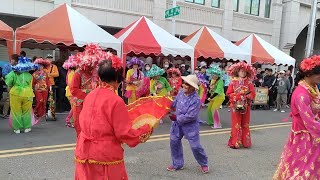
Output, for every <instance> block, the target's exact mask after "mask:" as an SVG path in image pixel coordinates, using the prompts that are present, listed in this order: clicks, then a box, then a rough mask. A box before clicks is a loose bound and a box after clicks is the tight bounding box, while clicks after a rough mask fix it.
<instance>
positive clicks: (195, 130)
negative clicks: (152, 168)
mask: <svg viewBox="0 0 320 180" xmlns="http://www.w3.org/2000/svg"><path fill="white" fill-rule="evenodd" d="M182 79H183V81H184V82H183V89H181V90H180V91H179V93H178V95H177V97H176V99H175V100H174V101H173V104H172V108H175V109H176V119H173V118H172V121H173V123H172V126H171V130H170V149H171V159H172V165H170V166H169V167H167V170H168V171H176V170H182V169H183V166H184V159H183V149H182V142H181V140H182V138H183V137H185V138H186V139H187V140H188V141H189V144H190V146H191V150H192V152H193V155H194V157H195V159H196V160H197V162H198V163H199V164H200V166H201V171H202V172H203V173H208V172H209V167H208V158H207V155H206V153H205V151H204V149H203V148H202V146H201V144H200V136H199V121H198V114H199V111H200V98H199V96H198V94H197V92H196V90H198V89H199V87H198V79H197V77H196V75H188V76H186V77H185V76H183V77H182Z"/></svg>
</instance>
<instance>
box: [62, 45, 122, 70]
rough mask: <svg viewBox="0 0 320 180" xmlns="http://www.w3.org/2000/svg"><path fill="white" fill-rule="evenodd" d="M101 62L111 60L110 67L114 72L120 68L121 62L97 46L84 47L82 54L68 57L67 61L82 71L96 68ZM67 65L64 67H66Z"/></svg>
mask: <svg viewBox="0 0 320 180" xmlns="http://www.w3.org/2000/svg"><path fill="white" fill-rule="evenodd" d="M103 60H111V61H112V67H113V68H115V69H116V70H118V69H120V68H121V67H122V62H121V59H120V58H119V57H117V56H116V55H113V54H112V53H110V52H105V51H103V50H102V49H101V47H99V45H97V44H88V45H86V47H85V49H84V51H83V52H79V53H77V54H76V55H75V56H70V57H69V59H68V63H70V64H69V65H76V66H79V67H80V68H81V69H82V70H87V69H89V68H91V69H92V68H96V67H97V66H98V64H99V63H100V62H101V61H103ZM67 65H68V64H66V65H65V66H66V67H67Z"/></svg>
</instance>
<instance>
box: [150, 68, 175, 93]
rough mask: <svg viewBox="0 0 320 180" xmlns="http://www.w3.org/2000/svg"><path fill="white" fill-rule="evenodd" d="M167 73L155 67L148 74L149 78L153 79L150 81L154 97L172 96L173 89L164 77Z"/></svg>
mask: <svg viewBox="0 0 320 180" xmlns="http://www.w3.org/2000/svg"><path fill="white" fill-rule="evenodd" d="M164 73H165V71H164V70H163V69H161V68H160V67H158V66H157V65H153V66H152V67H151V69H150V70H149V71H148V72H147V76H148V77H149V78H151V81H150V93H151V95H153V96H170V91H172V88H171V86H170V84H169V82H168V81H167V79H166V78H164V77H162V76H161V75H163V74H164Z"/></svg>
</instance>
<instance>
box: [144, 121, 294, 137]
mask: <svg viewBox="0 0 320 180" xmlns="http://www.w3.org/2000/svg"><path fill="white" fill-rule="evenodd" d="M278 125H291V122H287V123H273V124H260V125H254V126H250V129H251V128H257V127H269V126H278ZM230 130H231V128H223V129H212V130H203V131H200V134H202V133H209V132H220V131H230ZM167 136H170V134H161V135H155V136H151V137H150V139H154V138H159V137H167Z"/></svg>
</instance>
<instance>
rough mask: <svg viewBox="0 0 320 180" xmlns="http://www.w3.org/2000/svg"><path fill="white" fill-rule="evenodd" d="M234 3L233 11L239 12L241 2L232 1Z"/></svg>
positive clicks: (237, 0)
mask: <svg viewBox="0 0 320 180" xmlns="http://www.w3.org/2000/svg"><path fill="white" fill-rule="evenodd" d="M232 3H233V11H235V12H238V11H239V0H232Z"/></svg>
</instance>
